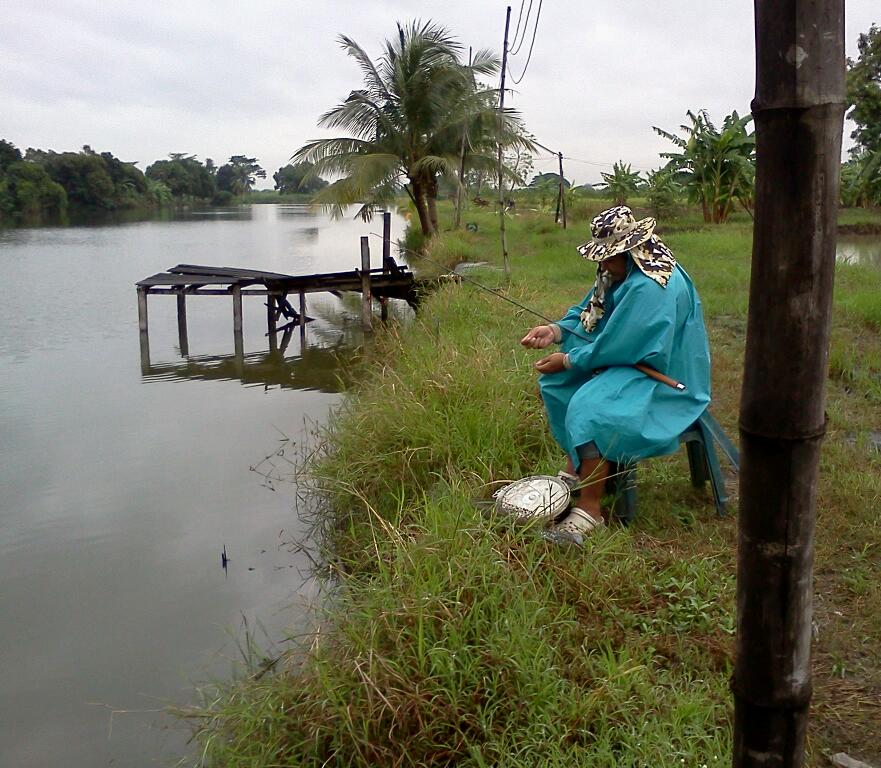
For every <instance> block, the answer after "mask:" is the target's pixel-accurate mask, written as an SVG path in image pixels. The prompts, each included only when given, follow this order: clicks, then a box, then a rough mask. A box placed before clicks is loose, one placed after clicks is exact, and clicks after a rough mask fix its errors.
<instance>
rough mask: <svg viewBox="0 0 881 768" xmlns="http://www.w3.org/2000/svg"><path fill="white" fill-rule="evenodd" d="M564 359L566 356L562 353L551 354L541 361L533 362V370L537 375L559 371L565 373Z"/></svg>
mask: <svg viewBox="0 0 881 768" xmlns="http://www.w3.org/2000/svg"><path fill="white" fill-rule="evenodd" d="M565 359H566V355H565V354H563V353H562V352H552V353H551V354H550V355H546V356H545V357H543V358H541V360H536V361H535V370H537V371H538V372H539V373H559V372H560V371H565V370H566V364H565V362H564V360H565Z"/></svg>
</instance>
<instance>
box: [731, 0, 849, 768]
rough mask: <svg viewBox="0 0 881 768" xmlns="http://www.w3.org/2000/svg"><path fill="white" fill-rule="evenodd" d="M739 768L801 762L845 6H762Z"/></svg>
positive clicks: (743, 429)
mask: <svg viewBox="0 0 881 768" xmlns="http://www.w3.org/2000/svg"><path fill="white" fill-rule="evenodd" d="M755 12H756V17H755V29H756V63H757V69H756V97H755V99H754V101H753V104H752V112H753V115H754V117H755V122H756V139H757V160H758V163H757V173H756V198H755V211H756V214H755V226H754V232H753V259H752V277H751V285H750V302H749V319H748V325H747V337H746V364H745V370H744V380H743V392H742V402H741V410H740V439H741V451H742V453H741V455H742V462H741V471H740V514H739V549H738V563H737V654H736V656H737V662H736V666H735V669H734V677H733V680H732V688H733V691H734V765H735V766H736V767H737V768H742V767H744V766H750V768H752V767H753V766H755V767H758V766H762V767H763V768H777V767H778V766H780V767H782V766H786V768H789V767H792V768H799V767H800V766H802V765H803V760H804V745H805V734H806V731H807V720H808V706H809V703H810V700H811V658H810V656H811V654H810V646H811V617H812V589H811V571H812V567H813V550H814V522H815V516H816V497H817V472H818V466H819V458H820V443H821V440H822V438H823V434H824V431H825V415H824V405H825V380H826V376H827V367H828V346H829V323H830V307H831V300H832V281H833V276H834V271H835V236H836V227H837V223H836V214H837V211H836V207H837V206H836V203H837V198H838V177H839V168H840V162H841V132H842V119H843V114H844V72H845V67H844V32H843V21H844V1H843V0H779V2H773V3H772V2H768V1H767V0H756V2H755Z"/></svg>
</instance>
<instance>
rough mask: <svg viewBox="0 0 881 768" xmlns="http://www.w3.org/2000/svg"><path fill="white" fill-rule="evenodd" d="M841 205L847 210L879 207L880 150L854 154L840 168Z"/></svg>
mask: <svg viewBox="0 0 881 768" xmlns="http://www.w3.org/2000/svg"><path fill="white" fill-rule="evenodd" d="M841 204H842V205H843V206H846V207H848V208H852V207H860V208H868V207H869V206H870V205H881V150H878V151H876V152H872V151H869V150H865V151H863V152H859V153H855V154H853V155H852V157H851V159H850V160H848V161H847V162H846V163H844V164H843V165H842V166H841Z"/></svg>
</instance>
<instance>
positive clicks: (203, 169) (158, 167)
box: [147, 153, 215, 200]
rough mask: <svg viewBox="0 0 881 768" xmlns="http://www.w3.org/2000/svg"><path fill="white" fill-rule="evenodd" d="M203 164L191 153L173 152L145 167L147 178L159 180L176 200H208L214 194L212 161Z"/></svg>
mask: <svg viewBox="0 0 881 768" xmlns="http://www.w3.org/2000/svg"><path fill="white" fill-rule="evenodd" d="M208 163H211V160H210V159H209V160H207V161H206V163H205V165H203V164H202V163H201V162H199V161H198V160H196V158H195V156H193V155H184V154H182V153H174V154H171V155H169V159H168V160H157V161H156V162H155V163H153V164H152V165H150V166H149V167H148V168H147V178H149V179H152V180H153V181H156V182H161V183H162V184H163V185H165V187H166V188H167V189H168V191H169V192H170V193H171V196H172V197H173V198H175V199H177V200H210V199H211V198H212V197H213V196H214V191H215V186H214V175H213V173H212V171H213V167H214V166H213V163H212V164H211V165H210V166H209V165H208Z"/></svg>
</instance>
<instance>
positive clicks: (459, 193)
mask: <svg viewBox="0 0 881 768" xmlns="http://www.w3.org/2000/svg"><path fill="white" fill-rule="evenodd" d="M468 69H471V46H470V45H469V46H468ZM472 85H473V81H472ZM467 146H468V120H467V118H466V120H465V125H464V126H463V127H462V144H461V148H460V150H459V184H458V186H457V187H456V217H455V219H454V220H453V229H459V227H460V226H461V225H462V204H463V203H464V202H465V150H466V148H467ZM383 319H384V318H383Z"/></svg>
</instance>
